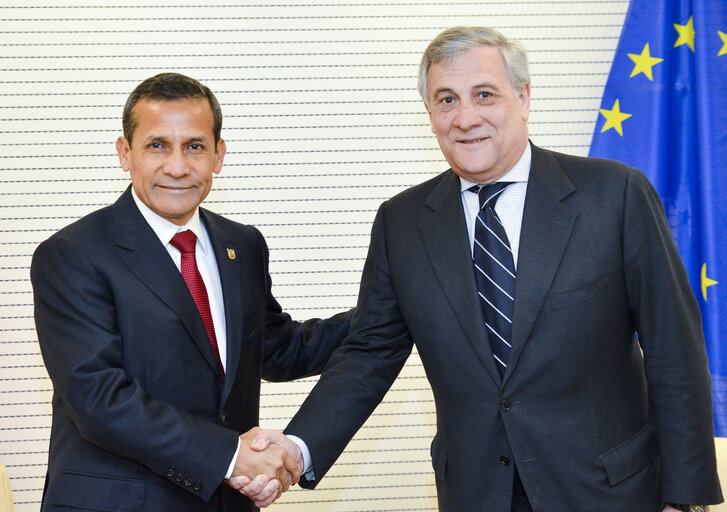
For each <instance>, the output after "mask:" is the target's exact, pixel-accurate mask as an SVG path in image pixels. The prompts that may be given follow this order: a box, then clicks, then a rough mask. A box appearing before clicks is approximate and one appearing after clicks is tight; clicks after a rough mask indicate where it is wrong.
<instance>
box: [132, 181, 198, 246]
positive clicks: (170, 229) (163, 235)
mask: <svg viewBox="0 0 727 512" xmlns="http://www.w3.org/2000/svg"><path fill="white" fill-rule="evenodd" d="M131 197H133V198H134V202H135V203H136V206H137V208H139V211H140V212H141V215H142V216H143V217H144V220H146V222H147V224H149V226H150V227H151V229H152V230H153V231H154V233H156V236H157V237H159V240H160V241H161V242H162V245H164V246H165V247H166V245H167V244H168V243H169V242H170V241H171V239H172V237H173V236H174V235H176V234H177V233H179V232H181V231H186V230H187V229H189V230H191V231H192V233H194V234H195V235H196V236H197V240H198V241H199V244H200V247H202V250H203V251H204V253H205V254H207V237H206V236H205V232H204V230H203V228H202V220H201V219H200V217H199V207H197V208H195V210H194V213H193V214H192V218H191V219H189V220H188V221H187V223H186V224H184V225H183V226H177V225H176V224H174V223H173V222H170V221H168V220H167V219H165V218H164V217H162V216H160V215H159V214H157V213H155V212H154V211H152V210H151V208H149V207H148V206H147V205H145V204H144V202H143V201H142V200H141V199H139V196H137V195H136V191H135V190H134V187H131Z"/></svg>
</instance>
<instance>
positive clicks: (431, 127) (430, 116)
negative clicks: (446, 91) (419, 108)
mask: <svg viewBox="0 0 727 512" xmlns="http://www.w3.org/2000/svg"><path fill="white" fill-rule="evenodd" d="M424 108H425V109H427V114H428V115H429V128H430V130H432V133H434V124H433V123H432V111H431V110H429V105H427V102H426V101H425V102H424Z"/></svg>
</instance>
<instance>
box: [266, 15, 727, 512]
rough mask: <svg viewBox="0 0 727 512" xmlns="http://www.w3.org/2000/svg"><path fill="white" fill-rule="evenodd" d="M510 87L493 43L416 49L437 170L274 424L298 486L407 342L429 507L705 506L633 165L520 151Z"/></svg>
mask: <svg viewBox="0 0 727 512" xmlns="http://www.w3.org/2000/svg"><path fill="white" fill-rule="evenodd" d="M529 83H530V79H529V74H528V70H527V59H526V56H525V53H524V51H523V50H522V49H521V47H520V46H519V45H517V44H516V43H514V42H512V41H508V40H507V39H506V38H504V37H503V36H502V35H501V34H499V33H498V32H496V31H494V30H490V29H481V28H454V29H450V30H447V31H445V32H443V33H442V34H440V35H439V36H438V37H437V38H436V39H435V40H434V41H433V42H432V43H431V44H430V45H429V47H428V48H427V50H426V52H425V54H424V57H423V59H422V64H421V67H420V82H419V85H420V88H419V90H420V93H421V95H422V98H423V99H424V102H425V104H426V108H427V111H428V113H429V117H430V121H431V126H432V131H433V132H434V134H435V135H436V137H437V140H438V142H439V145H440V148H441V150H442V152H443V154H444V156H445V158H446V159H447V161H448V163H449V164H450V166H451V169H450V170H447V171H446V172H444V173H443V174H441V175H439V176H437V177H435V178H434V179H431V180H429V181H427V182H425V183H423V184H421V185H418V186H415V187H413V188H411V189H409V190H406V191H405V192H403V193H401V194H399V195H397V196H395V197H393V198H392V199H391V200H389V201H387V202H385V203H384V204H383V205H382V206H381V208H380V209H379V211H378V214H377V216H376V220H375V221H374V225H373V229H372V235H371V245H370V248H369V254H368V259H367V261H366V265H365V268H364V272H363V277H362V282H361V289H360V294H359V302H358V307H357V312H356V314H355V316H354V319H353V322H352V326H351V333H350V335H349V337H348V338H347V339H346V341H345V342H344V344H343V346H342V347H341V348H340V349H339V350H337V351H336V352H335V353H334V355H333V356H332V357H331V359H330V361H329V362H328V364H327V365H326V368H325V370H324V372H323V374H322V376H321V379H320V381H319V382H318V384H317V385H316V387H315V389H314V390H313V391H312V393H311V394H310V395H309V396H308V398H307V399H306V401H305V403H304V404H303V406H302V408H301V410H300V411H299V412H298V413H297V414H296V415H295V417H294V418H293V419H292V421H291V423H290V424H289V426H288V428H287V429H286V433H287V434H293V435H296V436H298V437H300V438H301V439H302V440H303V441H305V443H306V444H307V447H308V449H309V450H310V457H306V459H310V460H309V461H308V462H307V464H306V466H307V467H306V471H307V473H306V474H305V476H304V479H302V480H301V484H302V485H304V486H308V487H314V486H315V485H316V483H317V482H318V481H320V479H321V478H323V476H324V475H325V474H326V472H327V471H328V469H329V468H330V467H331V465H332V464H333V463H334V462H335V460H336V458H337V457H338V456H339V454H340V453H341V452H342V451H343V449H344V448H345V446H346V444H347V443H348V441H349V440H350V439H351V437H352V436H353V435H354V434H355V432H356V431H357V430H358V429H359V427H360V426H361V425H362V423H363V422H364V421H365V420H366V418H367V417H368V416H369V414H370V413H371V412H372V411H373V410H374V408H375V407H376V406H377V404H378V403H379V402H380V400H381V399H382V397H383V396H384V394H385V393H386V391H387V389H388V388H389V386H390V385H391V384H392V382H393V381H394V379H395V378H396V376H397V374H398V373H399V371H400V370H401V368H402V365H403V364H404V362H405V361H406V359H407V357H408V356H409V354H410V352H411V349H412V345H413V344H416V346H417V350H418V353H419V356H420V357H421V360H422V363H423V365H424V369H425V371H426V374H427V377H428V379H429V381H430V383H431V386H432V389H433V392H434V399H435V402H436V409H437V434H436V436H435V437H434V440H433V442H432V445H431V454H432V462H433V467H434V473H435V477H436V484H437V493H438V500H439V508H440V510H443V511H448V512H463V511H467V512H474V511H480V512H509V511H511V510H512V511H529V510H535V511H544V512H556V511H557V512H561V511H568V512H573V511H587V512H594V511H603V512H610V511H617V510H618V511H621V510H628V511H638V512H645V511H646V512H655V511H657V510H662V508H663V507H664V506H666V508H664V510H670V511H673V510H674V509H675V508H676V509H685V510H686V509H693V510H703V509H702V508H701V507H696V506H697V505H706V504H710V503H717V502H720V501H721V500H722V496H721V491H720V486H719V482H718V480H717V473H716V467H715V466H716V464H715V453H714V439H713V428H712V408H711V393H710V380H709V375H708V371H707V361H706V356H705V348H704V341H703V336H702V330H701V318H700V312H699V309H698V306H697V304H696V301H695V299H694V297H693V294H692V291H691V289H690V286H689V283H688V281H687V276H686V273H685V271H684V269H683V266H682V264H681V261H680V259H679V255H678V254H677V251H676V249H675V247H674V244H673V242H672V237H671V234H670V231H669V226H668V224H667V222H666V218H665V215H664V210H663V207H662V204H661V202H660V200H659V198H658V197H657V195H656V193H655V192H654V190H653V188H652V187H651V185H650V184H649V183H648V181H647V180H646V178H645V177H644V175H643V174H642V173H640V172H639V171H637V170H635V169H632V168H628V167H627V166H625V165H622V164H620V163H617V162H612V161H606V160H597V159H587V158H579V157H574V156H568V155H564V154H560V153H554V152H552V151H547V150H544V149H541V148H539V147H537V146H535V145H533V144H531V143H530V142H529V140H528V130H527V119H528V115H529V108H530V85H529ZM666 142H667V143H668V141H666ZM482 185H488V186H486V187H483V186H482ZM322 427H325V428H322ZM266 436H267V440H268V441H269V440H273V441H274V439H275V436H274V435H273V434H270V433H268V434H266ZM666 503H671V505H665V504H666ZM690 507H691V508H690Z"/></svg>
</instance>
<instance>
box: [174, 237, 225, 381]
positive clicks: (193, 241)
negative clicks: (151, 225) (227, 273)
mask: <svg viewBox="0 0 727 512" xmlns="http://www.w3.org/2000/svg"><path fill="white" fill-rule="evenodd" d="M169 243H171V244H172V245H173V246H174V247H176V248H177V249H179V251H180V252H181V253H182V278H183V279H184V282H185V283H187V288H189V292H190V293H191V294H192V298H193V299H194V303H195V304H197V309H198V310H199V315H200V316H201V317H202V322H203V323H204V327H205V329H207V335H208V336H209V338H210V344H212V351H213V352H214V353H215V357H216V358H217V364H218V365H219V366H220V372H221V375H222V377H223V378H224V376H225V368H224V367H223V366H222V360H221V359H220V351H219V349H218V348H217V337H216V336H215V326H214V324H213V323H212V312H211V310H210V301H209V297H207V289H206V288H205V286H204V281H202V275H201V274H200V273H199V269H198V268H197V258H196V256H195V254H194V250H195V248H196V247H197V236H196V235H195V234H194V233H192V232H191V231H190V230H186V231H182V232H180V233H177V234H176V235H174V236H173V237H172V240H171V241H170V242H169Z"/></svg>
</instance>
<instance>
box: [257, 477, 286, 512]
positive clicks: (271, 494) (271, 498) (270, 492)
mask: <svg viewBox="0 0 727 512" xmlns="http://www.w3.org/2000/svg"><path fill="white" fill-rule="evenodd" d="M280 494H281V491H280V482H278V481H277V480H271V481H270V482H269V483H268V485H266V486H265V488H264V489H263V490H262V492H260V494H258V495H256V496H251V498H253V501H254V502H255V505H257V506H258V507H267V506H268V505H271V504H272V503H274V502H275V500H277V499H278V498H279V497H280Z"/></svg>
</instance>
